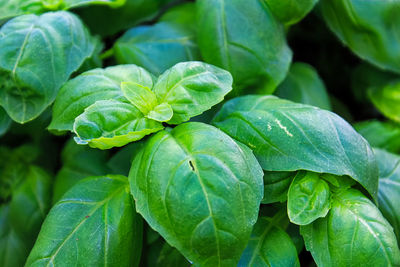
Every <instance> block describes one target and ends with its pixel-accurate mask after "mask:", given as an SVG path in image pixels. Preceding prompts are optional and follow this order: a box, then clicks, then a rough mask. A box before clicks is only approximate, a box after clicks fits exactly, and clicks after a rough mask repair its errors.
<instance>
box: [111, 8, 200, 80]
mask: <svg viewBox="0 0 400 267" xmlns="http://www.w3.org/2000/svg"><path fill="white" fill-rule="evenodd" d="M195 16H196V15H195V13H194V14H193V15H192V18H195ZM191 24H194V23H193V22H191ZM191 24H186V25H185V24H181V25H178V24H177V23H169V22H159V23H157V24H154V25H144V26H138V27H135V28H132V29H130V30H128V31H127V32H126V33H125V34H124V35H123V36H122V37H121V38H119V39H118V40H117V41H116V43H115V45H114V47H113V51H114V55H115V58H116V60H117V62H118V63H119V64H136V65H138V66H141V67H144V68H145V69H147V70H149V71H150V72H151V73H153V74H155V75H160V74H161V73H163V72H164V71H166V70H167V69H169V68H171V67H172V66H174V65H175V64H177V63H179V62H185V61H194V60H199V59H200V52H199V49H198V47H197V44H196V41H195V35H196V33H195V32H194V31H193V30H192V27H191Z"/></svg>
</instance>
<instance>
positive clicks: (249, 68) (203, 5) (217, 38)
mask: <svg viewBox="0 0 400 267" xmlns="http://www.w3.org/2000/svg"><path fill="white" fill-rule="evenodd" d="M196 4H197V20H198V21H197V22H198V44H199V47H200V51H201V55H202V57H203V59H204V60H205V61H206V62H208V63H211V64H214V65H216V66H219V67H221V68H224V69H226V70H228V71H229V72H230V73H231V74H232V76H233V77H234V81H235V93H236V94H239V93H240V92H241V91H242V90H243V88H245V87H248V86H252V85H254V86H257V88H263V87H264V88H265V91H267V92H273V91H274V89H275V88H276V86H277V85H278V84H279V83H280V82H281V81H282V80H283V79H284V78H285V76H286V73H287V71H288V69H289V65H290V61H291V58H292V53H291V51H290V49H289V47H288V46H287V44H286V39H285V34H284V30H283V27H282V25H281V24H280V23H279V22H278V21H277V20H276V19H275V17H274V15H273V14H272V12H271V11H270V9H269V8H268V6H267V4H266V3H265V2H263V1H259V0H248V1H242V0H230V1H224V0H200V1H197V2H196Z"/></svg>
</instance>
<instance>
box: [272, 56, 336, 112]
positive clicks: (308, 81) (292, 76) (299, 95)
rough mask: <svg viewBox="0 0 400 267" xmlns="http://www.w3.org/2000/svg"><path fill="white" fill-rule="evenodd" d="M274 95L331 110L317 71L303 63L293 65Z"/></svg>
mask: <svg viewBox="0 0 400 267" xmlns="http://www.w3.org/2000/svg"><path fill="white" fill-rule="evenodd" d="M275 95H277V96H279V97H281V98H285V99H288V100H291V101H293V102H298V103H303V104H308V105H312V106H316V107H319V108H322V109H327V110H331V103H330V101H329V96H328V93H327V91H326V88H325V85H324V83H323V81H322V80H321V78H319V76H318V73H317V71H316V70H315V69H314V68H313V67H312V66H310V65H308V64H305V63H299V62H297V63H293V64H292V66H291V67H290V70H289V73H288V76H287V77H286V79H285V80H284V81H283V82H282V84H280V85H279V87H278V88H277V89H276V92H275Z"/></svg>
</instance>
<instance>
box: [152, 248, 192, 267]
mask: <svg viewBox="0 0 400 267" xmlns="http://www.w3.org/2000/svg"><path fill="white" fill-rule="evenodd" d="M156 266H157V267H178V266H179V267H185V266H186V267H189V266H191V264H190V263H189V261H188V260H187V259H185V257H183V256H182V254H181V253H180V252H179V251H178V250H177V249H175V248H173V247H171V246H170V245H169V244H168V243H166V242H165V243H164V245H163V246H162V248H161V251H160V255H158V258H157V265H156Z"/></svg>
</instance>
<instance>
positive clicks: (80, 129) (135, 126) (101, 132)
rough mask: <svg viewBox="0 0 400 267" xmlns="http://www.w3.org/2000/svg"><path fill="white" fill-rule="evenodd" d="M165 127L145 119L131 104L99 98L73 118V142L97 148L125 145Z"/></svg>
mask: <svg viewBox="0 0 400 267" xmlns="http://www.w3.org/2000/svg"><path fill="white" fill-rule="evenodd" d="M163 128H164V126H163V125H162V124H161V123H159V122H157V121H154V120H151V119H147V118H146V117H144V115H143V113H142V112H140V110H138V109H137V108H136V107H135V106H133V105H132V104H128V103H124V102H121V101H117V100H99V101H97V102H96V103H94V104H93V105H91V106H89V107H88V108H86V109H85V112H83V113H82V114H81V115H79V116H78V117H77V118H76V119H75V123H74V132H75V134H76V135H77V137H75V141H76V142H77V143H78V144H89V146H91V147H94V148H100V149H109V148H112V147H116V146H117V147H120V146H124V145H126V144H128V143H130V142H133V141H137V140H140V139H142V138H143V137H144V136H146V135H148V134H151V133H154V132H158V131H160V130H162V129H163Z"/></svg>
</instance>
